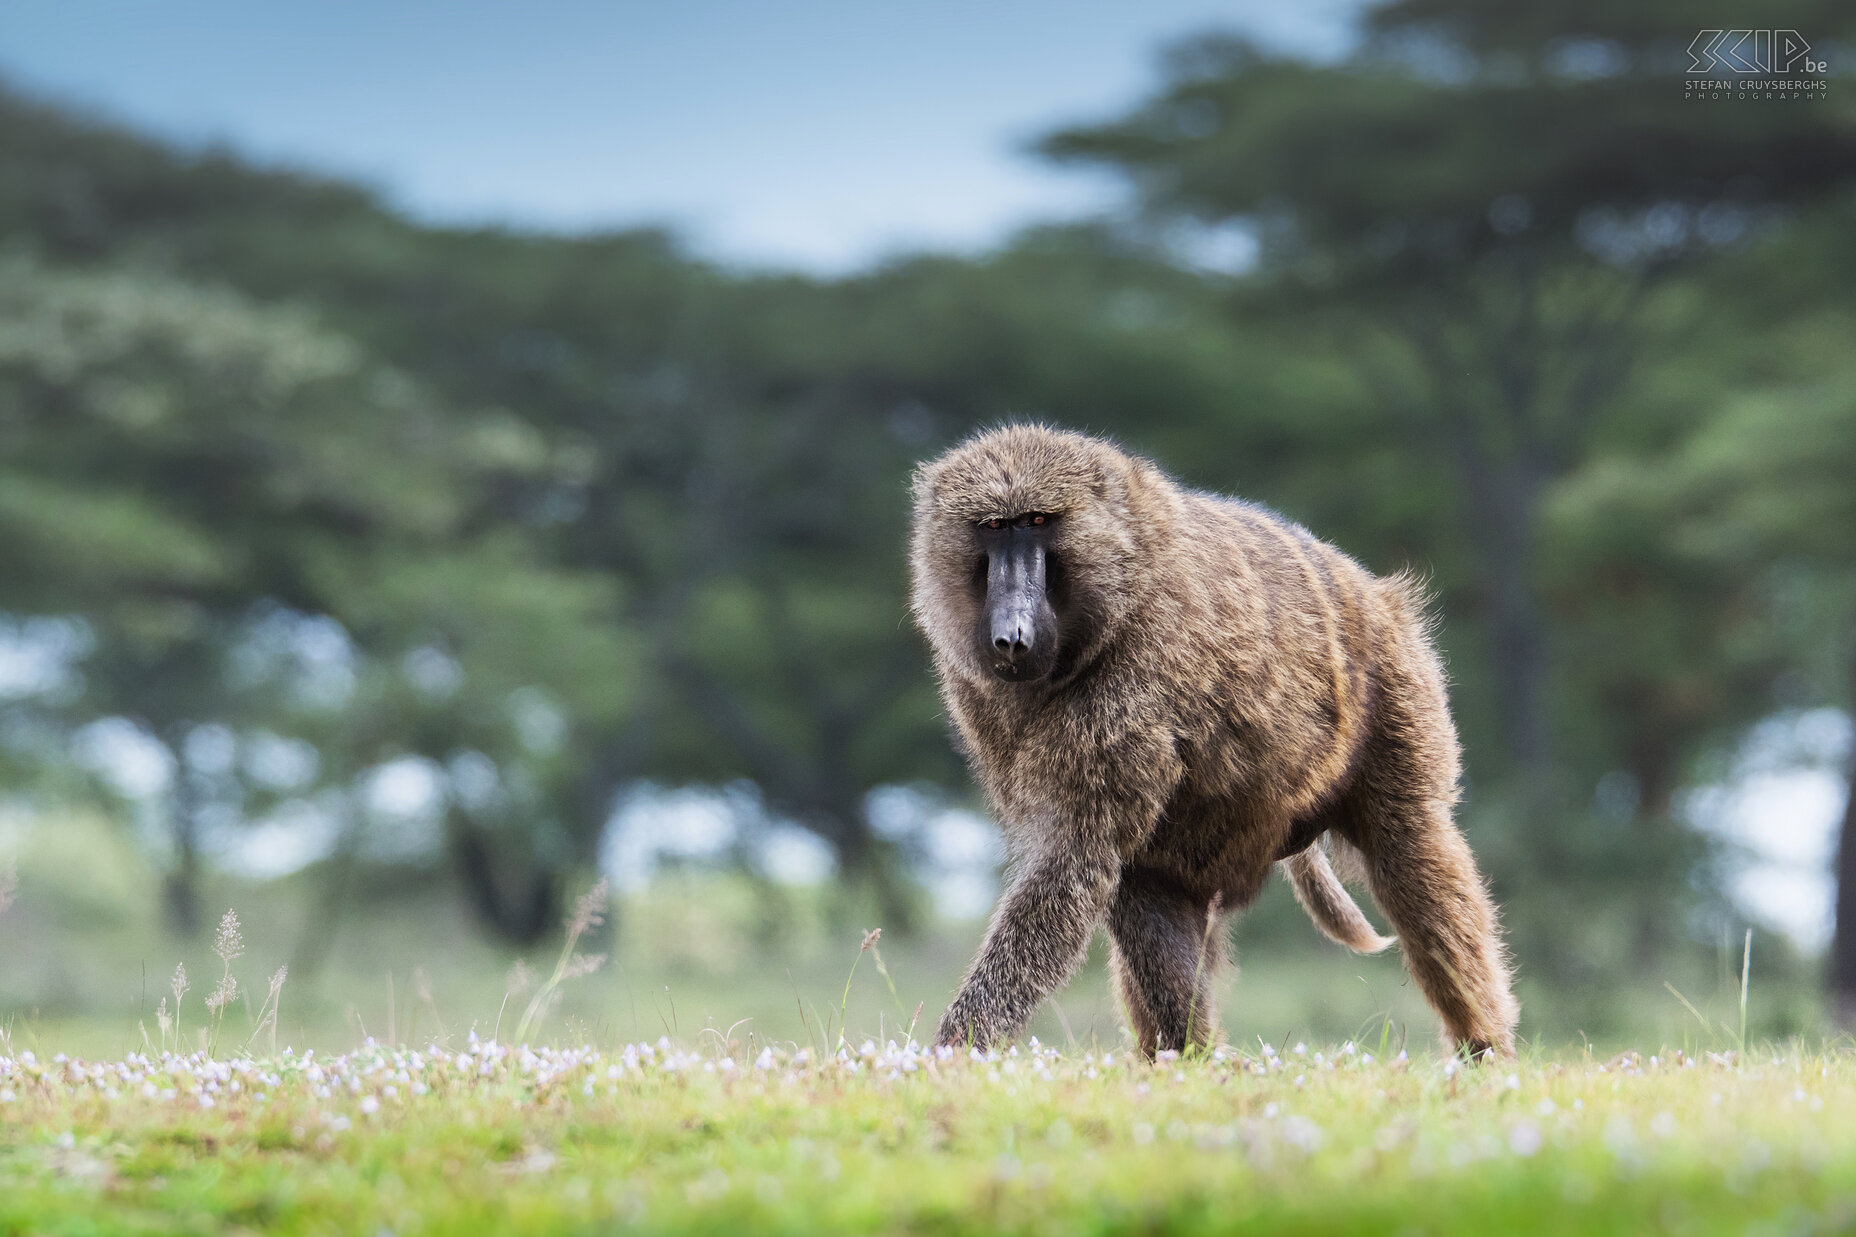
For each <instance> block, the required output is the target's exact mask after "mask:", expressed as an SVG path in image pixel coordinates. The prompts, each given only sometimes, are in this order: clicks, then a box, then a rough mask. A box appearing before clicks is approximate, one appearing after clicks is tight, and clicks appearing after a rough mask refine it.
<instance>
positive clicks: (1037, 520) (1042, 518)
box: [1031, 515, 1049, 524]
mask: <svg viewBox="0 0 1856 1237" xmlns="http://www.w3.org/2000/svg"><path fill="white" fill-rule="evenodd" d="M1048 518H1049V517H1047V516H1043V515H1034V516H1032V517H1031V522H1032V523H1033V524H1042V523H1043V522H1044V521H1045V520H1046V519H1048Z"/></svg>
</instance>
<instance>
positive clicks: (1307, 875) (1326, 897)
mask: <svg viewBox="0 0 1856 1237" xmlns="http://www.w3.org/2000/svg"><path fill="white" fill-rule="evenodd" d="M1282 869H1283V872H1284V873H1285V874H1286V875H1287V876H1288V878H1289V886H1290V888H1292V889H1294V890H1295V900H1296V901H1297V902H1300V903H1301V904H1302V909H1303V910H1305V911H1307V912H1308V917H1309V918H1310V919H1312V920H1314V921H1315V926H1316V927H1317V928H1319V929H1321V934H1322V935H1323V936H1325V937H1327V938H1328V939H1329V940H1331V941H1334V942H1336V943H1338V944H1341V945H1345V946H1346V947H1347V948H1348V949H1351V950H1353V952H1354V953H1357V954H1376V953H1378V952H1379V951H1380V950H1382V949H1384V948H1385V947H1386V946H1388V945H1390V944H1391V943H1392V942H1393V941H1395V940H1397V939H1398V938H1397V937H1393V936H1381V935H1379V933H1377V932H1375V931H1374V930H1373V925H1372V924H1370V923H1368V922H1367V921H1366V916H1365V915H1363V914H1361V913H1360V908H1359V906H1358V905H1356V904H1355V902H1354V900H1353V898H1352V896H1351V895H1349V894H1348V893H1347V887H1346V886H1345V885H1343V884H1341V883H1340V877H1338V876H1336V875H1334V868H1333V866H1332V865H1330V864H1329V863H1328V854H1327V851H1325V850H1323V849H1322V846H1321V842H1320V841H1319V840H1316V841H1315V843H1314V844H1313V845H1311V846H1310V847H1309V848H1308V849H1307V850H1304V851H1298V852H1297V853H1295V854H1293V855H1290V856H1289V857H1288V858H1287V859H1285V860H1283V861H1282Z"/></svg>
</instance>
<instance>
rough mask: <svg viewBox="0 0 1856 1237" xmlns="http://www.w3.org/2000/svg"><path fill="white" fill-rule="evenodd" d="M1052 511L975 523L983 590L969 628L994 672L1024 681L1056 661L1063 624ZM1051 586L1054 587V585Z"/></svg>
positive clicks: (978, 582)
mask: <svg viewBox="0 0 1856 1237" xmlns="http://www.w3.org/2000/svg"><path fill="white" fill-rule="evenodd" d="M1056 524H1057V517H1056V516H1054V515H1052V514H1050V513H1049V512H1044V511H1029V512H1025V513H1023V514H1021V515H1015V516H1009V517H1006V516H999V517H994V518H992V519H988V520H982V521H979V522H978V523H977V524H976V525H975V528H974V542H975V547H976V550H977V553H976V554H975V555H974V560H973V579H974V584H975V586H976V587H983V588H984V590H985V592H984V594H983V595H982V597H981V600H980V606H979V622H978V624H977V626H976V628H975V630H974V633H973V635H974V639H975V640H976V641H977V642H978V645H979V648H978V650H977V653H978V659H979V661H980V662H981V664H983V665H986V666H988V667H990V668H991V670H992V672H993V673H994V674H995V675H997V676H998V677H999V678H1002V679H1004V680H1006V681H1007V682H1010V683H1029V682H1034V681H1036V680H1038V679H1041V678H1044V677H1045V676H1046V675H1048V674H1049V673H1050V672H1051V668H1052V667H1053V666H1055V665H1056V664H1057V650H1058V647H1059V645H1060V644H1061V642H1062V639H1063V624H1062V620H1061V619H1060V617H1059V614H1058V606H1057V604H1056V601H1055V600H1054V599H1053V592H1055V593H1056V594H1057V595H1058V597H1059V598H1060V596H1061V591H1062V579H1063V566H1062V563H1061V562H1060V560H1059V559H1058V556H1057V554H1056V552H1055V549H1054V548H1053V546H1052V534H1053V533H1054V532H1055V531H1056ZM1053 586H1054V587H1053Z"/></svg>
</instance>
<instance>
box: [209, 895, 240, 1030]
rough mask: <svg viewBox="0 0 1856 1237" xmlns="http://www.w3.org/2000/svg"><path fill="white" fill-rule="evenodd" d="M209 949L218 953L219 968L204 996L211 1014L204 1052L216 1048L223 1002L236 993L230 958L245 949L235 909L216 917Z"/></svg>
mask: <svg viewBox="0 0 1856 1237" xmlns="http://www.w3.org/2000/svg"><path fill="white" fill-rule="evenodd" d="M213 952H214V953H216V954H218V955H219V963H220V966H221V968H222V969H221V971H220V973H219V984H218V986H217V987H215V988H214V989H213V991H212V994H211V995H209V996H208V997H207V998H206V1009H207V1012H208V1013H210V1014H211V1015H212V1018H213V1021H212V1029H211V1030H210V1032H209V1033H208V1035H207V1040H206V1055H207V1056H209V1057H210V1056H212V1055H214V1054H215V1053H216V1052H218V1050H219V1025H220V1023H222V1022H224V1021H225V1016H226V1006H228V1005H230V1004H231V1003H232V998H233V997H235V996H237V995H238V980H236V979H234V978H232V960H233V959H235V958H238V957H240V956H241V955H243V954H244V952H245V938H244V935H243V934H242V933H241V932H240V931H239V925H238V912H237V911H235V910H228V911H226V913H225V915H224V916H223V917H221V919H220V920H219V932H218V934H217V935H216V936H214V938H213Z"/></svg>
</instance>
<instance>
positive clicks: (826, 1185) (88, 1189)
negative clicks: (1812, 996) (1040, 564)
mask: <svg viewBox="0 0 1856 1237" xmlns="http://www.w3.org/2000/svg"><path fill="white" fill-rule="evenodd" d="M1376 1046H1377V1045H1374V1047H1376ZM1374 1056H1375V1054H1374V1053H1372V1052H1370V1051H1368V1050H1367V1049H1365V1048H1355V1047H1354V1046H1351V1045H1347V1046H1343V1047H1341V1048H1339V1049H1328V1050H1323V1051H1318V1052H1317V1051H1307V1050H1304V1049H1303V1048H1301V1047H1299V1046H1289V1047H1286V1048H1282V1047H1277V1048H1274V1049H1265V1048H1262V1047H1259V1048H1258V1050H1257V1051H1256V1052H1252V1053H1241V1054H1240V1053H1232V1052H1230V1051H1229V1050H1225V1051H1222V1052H1220V1054H1219V1055H1218V1058H1217V1059H1212V1060H1195V1061H1184V1062H1181V1061H1162V1062H1160V1063H1158V1064H1156V1065H1148V1064H1147V1063H1145V1062H1141V1061H1138V1060H1135V1059H1132V1058H1130V1057H1129V1056H1127V1055H1126V1054H1123V1053H1112V1054H1108V1055H1103V1054H1081V1055H1071V1056H1059V1055H1056V1054H1055V1052H1054V1050H1050V1049H1044V1050H1042V1051H1039V1050H1034V1049H1031V1048H1023V1049H1020V1050H1018V1051H1017V1052H1015V1053H1013V1054H1011V1055H1007V1056H1005V1057H1003V1058H1001V1059H996V1060H988V1061H975V1060H969V1059H965V1058H959V1057H956V1058H954V1059H937V1058H936V1057H935V1056H933V1055H932V1054H925V1053H922V1052H918V1051H916V1050H914V1049H912V1048H910V1047H908V1046H906V1045H904V1046H903V1047H901V1048H892V1047H889V1046H887V1045H886V1046H882V1047H879V1046H877V1045H875V1044H862V1045H847V1049H846V1051H845V1052H844V1053H843V1054H842V1055H838V1054H832V1053H814V1052H812V1051H810V1050H802V1053H793V1052H790V1051H784V1050H779V1049H771V1048H767V1047H763V1046H762V1045H759V1044H757V1043H755V1042H753V1041H751V1040H749V1039H746V1038H743V1039H739V1040H736V1041H734V1042H725V1041H724V1040H723V1039H722V1038H721V1037H719V1036H705V1037H703V1038H702V1039H701V1040H698V1041H696V1042H693V1043H689V1044H684V1045H673V1044H672V1043H671V1042H670V1041H669V1040H665V1041H663V1042H662V1043H658V1044H653V1045H637V1046H621V1045H614V1046H613V1047H611V1048H609V1049H607V1050H605V1051H598V1050H594V1049H590V1048H589V1049H580V1050H556V1049H545V1050H543V1051H542V1052H541V1053H540V1054H535V1053H531V1052H527V1051H525V1050H520V1049H517V1050H511V1049H507V1048H504V1047H501V1046H498V1045H494V1044H492V1043H489V1042H488V1041H479V1042H477V1043H474V1044H472V1043H465V1044H462V1045H459V1046H457V1047H456V1048H452V1049H439V1048H431V1049H427V1050H424V1051H420V1052H410V1051H404V1050H401V1051H388V1050H386V1049H384V1048H374V1047H367V1048H364V1049H362V1050H360V1051H357V1052H355V1053H352V1054H347V1055H341V1056H335V1057H328V1058H325V1057H322V1056H319V1055H312V1056H297V1055H294V1054H292V1055H285V1056H282V1057H280V1058H275V1059H269V1060H249V1059H238V1060H231V1061H212V1060H209V1059H207V1058H206V1057H204V1056H202V1055H194V1056H190V1057H187V1058H181V1057H168V1058H166V1059H163V1058H162V1057H161V1056H160V1055H159V1054H155V1055H152V1056H151V1057H148V1058H143V1057H141V1056H134V1057H132V1058H130V1059H127V1060H122V1061H115V1062H107V1063H101V1064H93V1063H89V1062H79V1061H75V1060H41V1059H38V1058H37V1057H36V1056H29V1055H27V1054H25V1053H19V1054H18V1055H16V1056H14V1057H12V1058H10V1059H6V1060H4V1061H0V1232H5V1233H20V1234H24V1233H71V1234H78V1233H100V1232H111V1233H136V1232H171V1231H188V1232H207V1231H237V1230H253V1231H263V1232H267V1233H320V1232H356V1233H378V1232H393V1233H397V1234H401V1235H402V1237H403V1235H406V1234H414V1233H434V1234H437V1233H470V1234H479V1233H486V1232H498V1231H520V1232H525V1233H580V1232H593V1231H609V1230H611V1229H612V1228H615V1227H620V1226H624V1227H628V1228H633V1229H636V1230H639V1231H650V1232H666V1233H686V1232H687V1233H694V1232H717V1233H724V1232H726V1233H738V1232H750V1231H752V1232H791V1233H805V1234H819V1233H836V1232H846V1233H850V1232H882V1233H966V1232H1008V1233H1052V1234H1055V1233H1064V1234H1069V1233H1079V1232H1080V1233H1120V1232H1139V1233H1150V1234H1152V1233H1214V1232H1217V1233H1244V1232H1270V1233H1341V1232H1344V1233H1375V1232H1385V1233H1395V1232H1396V1233H1476V1234H1492V1233H1506V1234H1525V1233H1581V1234H1586V1233H1617V1234H1638V1233H1648V1232H1668V1233H1716V1232H1721V1233H1728V1232H1731V1233H1736V1234H1739V1233H1748V1232H1773V1233H1780V1232H1784V1233H1808V1232H1826V1233H1828V1232H1846V1231H1850V1230H1851V1229H1852V1228H1856V1122H1851V1121H1850V1120H1849V1114H1850V1113H1851V1112H1852V1111H1856V1060H1853V1059H1852V1058H1851V1057H1850V1056H1849V1055H1847V1054H1843V1053H1837V1052H1827V1053H1813V1052H1806V1051H1801V1050H1799V1049H1797V1048H1795V1047H1793V1048H1781V1049H1776V1050H1756V1051H1754V1052H1751V1053H1749V1054H1747V1056H1746V1057H1745V1058H1742V1057H1741V1056H1739V1055H1738V1054H1733V1053H1727V1054H1720V1055H1714V1056H1708V1055H1704V1056H1703V1057H1702V1058H1700V1059H1696V1058H1693V1057H1689V1056H1685V1055H1682V1054H1680V1053H1679V1052H1678V1053H1676V1054H1673V1055H1670V1056H1667V1057H1663V1056H1658V1057H1650V1058H1640V1057H1635V1056H1620V1057H1616V1058H1613V1059H1610V1060H1601V1059H1597V1058H1595V1057H1592V1056H1589V1055H1566V1056H1549V1055H1536V1056H1532V1057H1530V1058H1528V1059H1525V1060H1524V1061H1522V1062H1521V1063H1519V1064H1518V1065H1513V1066H1510V1065H1496V1066H1484V1067H1477V1068H1469V1069H1455V1068H1454V1066H1453V1065H1452V1064H1451V1063H1447V1062H1442V1063H1440V1062H1439V1061H1437V1060H1433V1059H1430V1058H1422V1059H1405V1058H1403V1057H1397V1056H1395V1057H1394V1058H1393V1059H1392V1060H1390V1061H1387V1060H1384V1059H1374Z"/></svg>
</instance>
